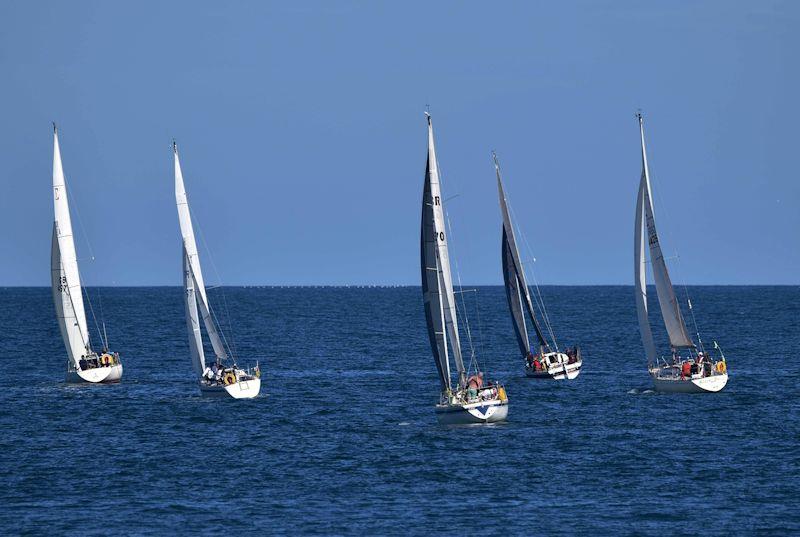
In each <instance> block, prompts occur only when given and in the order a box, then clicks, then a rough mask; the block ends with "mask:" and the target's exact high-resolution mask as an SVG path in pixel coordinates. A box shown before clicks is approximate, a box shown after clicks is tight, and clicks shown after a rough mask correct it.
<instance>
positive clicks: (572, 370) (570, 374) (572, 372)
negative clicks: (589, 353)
mask: <svg viewBox="0 0 800 537" xmlns="http://www.w3.org/2000/svg"><path fill="white" fill-rule="evenodd" d="M582 365H583V362H582V361H578V362H575V363H573V364H567V365H566V366H565V365H560V364H559V365H556V366H553V367H550V368H549V369H548V370H546V371H536V370H535V369H533V368H532V367H528V366H525V376H526V377H529V378H533V379H548V380H573V379H575V378H577V377H578V375H580V374H581V366H582Z"/></svg>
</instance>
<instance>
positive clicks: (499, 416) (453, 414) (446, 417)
mask: <svg viewBox="0 0 800 537" xmlns="http://www.w3.org/2000/svg"><path fill="white" fill-rule="evenodd" d="M507 417H508V401H501V400H499V399H496V400H494V401H481V402H479V403H469V404H440V405H436V418H437V419H438V420H439V423H440V424H441V425H472V424H476V423H497V422H500V421H505V420H506V418H507Z"/></svg>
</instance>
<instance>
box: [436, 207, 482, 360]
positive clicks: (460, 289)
mask: <svg viewBox="0 0 800 537" xmlns="http://www.w3.org/2000/svg"><path fill="white" fill-rule="evenodd" d="M444 213H445V219H446V220H447V228H448V233H449V235H450V241H449V244H450V245H453V244H454V241H453V226H452V224H451V223H450V215H449V214H448V213H447V211H444ZM448 250H451V249H450V248H448ZM448 253H449V252H448ZM449 257H451V258H453V261H455V265H456V277H457V278H458V292H459V294H463V293H464V287H463V285H462V284H461V269H460V268H459V265H458V259H456V258H455V256H454V255H450V256H449ZM453 294H455V293H453ZM458 302H459V301H458V300H456V309H457V310H458V309H459V307H458ZM461 310H462V315H463V318H464V328H465V329H466V332H467V341H468V342H469V351H470V364H469V367H468V368H467V370H469V369H470V368H472V365H473V363H474V364H475V366H476V368H477V360H476V358H475V345H473V342H472V330H471V329H470V326H469V316H468V315H467V309H466V304H465V303H464V300H463V298H462V300H461ZM456 329H458V325H456ZM462 360H463V359H462Z"/></svg>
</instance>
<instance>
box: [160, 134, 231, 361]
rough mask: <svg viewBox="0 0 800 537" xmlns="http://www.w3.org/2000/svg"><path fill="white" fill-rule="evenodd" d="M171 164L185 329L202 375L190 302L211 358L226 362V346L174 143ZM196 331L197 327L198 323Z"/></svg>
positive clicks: (199, 350)
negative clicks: (210, 298)
mask: <svg viewBox="0 0 800 537" xmlns="http://www.w3.org/2000/svg"><path fill="white" fill-rule="evenodd" d="M172 149H173V153H174V160H175V203H176V205H177V208H178V221H179V223H180V227H181V236H182V237H183V257H184V274H185V276H184V288H185V293H184V294H185V299H186V315H187V319H186V322H187V326H188V328H189V341H190V346H191V347H192V356H193V360H192V361H193V364H194V367H195V369H198V368H200V369H199V372H200V373H202V371H203V364H204V360H203V353H202V348H203V347H202V344H198V343H197V340H196V338H197V336H198V335H199V332H197V333H196V332H195V321H196V316H197V308H196V307H195V306H194V305H190V302H192V301H194V300H196V303H197V305H198V306H199V307H200V315H201V316H202V318H203V325H204V326H205V327H206V332H207V333H208V338H209V339H210V340H211V346H212V348H213V349H214V354H215V355H216V356H217V358H219V359H220V360H225V359H226V358H227V353H226V352H225V346H224V345H223V343H222V340H221V339H220V336H219V333H218V331H217V328H216V325H215V324H214V319H213V316H212V313H211V306H210V305H209V303H208V297H207V296H206V288H205V284H204V283H203V273H202V270H201V269H200V258H199V256H198V254H197V243H196V241H195V237H194V228H193V226H192V217H191V214H190V212H189V203H188V200H187V198H186V188H185V187H184V184H183V173H181V164H180V160H179V159H178V147H177V145H176V144H175V143H173V145H172ZM197 325H198V326H197V328H198V329H199V323H197ZM195 345H197V353H196V354H195V349H194V346H195Z"/></svg>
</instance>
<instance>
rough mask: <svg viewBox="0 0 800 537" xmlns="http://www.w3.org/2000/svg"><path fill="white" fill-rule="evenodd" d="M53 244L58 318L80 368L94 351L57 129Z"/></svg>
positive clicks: (52, 275)
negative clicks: (85, 357)
mask: <svg viewBox="0 0 800 537" xmlns="http://www.w3.org/2000/svg"><path fill="white" fill-rule="evenodd" d="M53 208H54V212H55V221H54V222H53V241H52V247H51V255H50V270H51V279H52V285H53V301H54V303H55V307H56V317H57V318H58V327H59V329H60V330H61V336H62V337H63V338H64V345H65V346H66V347H67V354H69V357H70V359H71V360H72V361H73V362H74V363H75V367H76V368H78V369H80V360H81V358H82V357H83V356H85V355H87V354H88V353H89V352H90V349H91V346H90V344H89V330H88V327H87V324H86V311H85V309H84V306H83V294H82V290H81V278H80V274H79V272H78V259H77V256H76V253H75V243H74V241H73V239H72V220H71V218H70V214H69V202H68V200H67V186H66V180H65V178H64V168H63V166H62V164H61V149H60V147H59V145H58V130H57V129H56V127H55V125H54V126H53Z"/></svg>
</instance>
